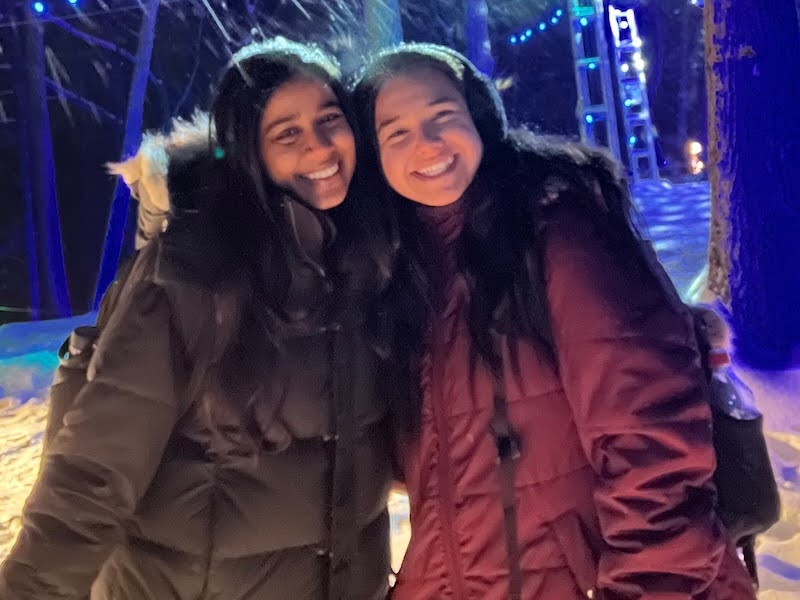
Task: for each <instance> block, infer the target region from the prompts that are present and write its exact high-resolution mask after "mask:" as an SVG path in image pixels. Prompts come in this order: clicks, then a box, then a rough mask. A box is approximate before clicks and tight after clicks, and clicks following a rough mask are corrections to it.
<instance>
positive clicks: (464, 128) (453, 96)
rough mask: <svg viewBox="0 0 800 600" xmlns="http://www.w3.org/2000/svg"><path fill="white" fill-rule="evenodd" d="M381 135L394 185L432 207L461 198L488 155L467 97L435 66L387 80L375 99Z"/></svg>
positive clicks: (386, 168) (386, 166) (384, 161)
mask: <svg viewBox="0 0 800 600" xmlns="http://www.w3.org/2000/svg"><path fill="white" fill-rule="evenodd" d="M375 134H376V136H377V138H378V147H379V150H380V157H381V167H382V168H383V173H384V175H385V176H386V179H387V181H388V182H389V185H390V186H391V187H392V189H393V190H394V191H396V192H397V193H398V194H400V195H401V196H404V197H406V198H408V199H409V200H413V201H414V202H419V203H420V204H425V205H428V206H446V205H448V204H451V203H453V202H455V201H456V200H458V199H459V198H460V197H461V196H462V194H463V193H464V191H465V190H466V189H467V187H468V186H469V184H470V183H471V182H472V179H473V178H474V177H475V172H476V171H477V170H478V166H479V165H480V162H481V158H482V156H483V144H482V142H481V138H480V136H479V135H478V131H477V129H476V128H475V123H474V122H473V120H472V116H471V115H470V112H469V109H468V108H467V103H466V100H465V99H464V97H463V96H462V95H461V92H460V91H459V90H458V89H457V88H456V86H455V85H453V83H452V82H451V81H450V79H448V78H447V76H445V75H444V74H443V73H440V72H439V71H436V70H435V69H431V68H419V69H416V70H413V71H411V72H409V73H407V74H403V75H396V76H394V77H392V78H391V79H390V80H389V81H387V82H386V83H384V84H383V87H381V89H380V91H379V92H378V97H377V99H376V103H375Z"/></svg>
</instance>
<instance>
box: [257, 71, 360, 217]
mask: <svg viewBox="0 0 800 600" xmlns="http://www.w3.org/2000/svg"><path fill="white" fill-rule="evenodd" d="M259 139H260V141H261V159H262V161H263V163H264V167H265V168H266V170H267V175H269V177H270V179H271V180H272V181H273V182H274V183H275V184H276V185H278V186H279V187H282V188H286V189H289V190H291V191H292V192H294V193H295V194H297V195H298V196H299V197H300V198H302V199H303V200H304V201H306V202H307V203H308V204H310V205H311V206H313V207H315V208H318V209H320V210H327V209H329V208H333V207H334V206H337V205H339V204H341V203H342V201H343V200H344V198H345V196H346V195H347V190H348V188H349V187H350V181H351V180H352V178H353V171H355V167H356V142H355V138H354V137H353V130H352V129H350V125H349V123H348V122H347V119H346V118H345V116H344V112H342V108H341V106H340V105H339V101H338V99H337V98H336V95H335V94H334V93H333V90H331V88H330V87H329V86H328V85H326V84H325V83H323V82H321V81H319V80H317V79H314V78H311V77H298V78H295V79H292V80H290V81H287V82H286V83H284V84H283V85H281V86H280V87H279V88H278V89H277V90H276V91H275V92H274V93H273V94H272V96H270V98H269V100H268V101H267V104H266V106H265V107H264V113H263V115H262V116H261V130H260V136H259Z"/></svg>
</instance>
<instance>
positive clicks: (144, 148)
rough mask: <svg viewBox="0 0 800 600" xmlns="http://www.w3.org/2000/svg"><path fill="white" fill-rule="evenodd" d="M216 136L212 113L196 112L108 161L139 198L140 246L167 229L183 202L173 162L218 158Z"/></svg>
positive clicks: (179, 119) (184, 207) (138, 231)
mask: <svg viewBox="0 0 800 600" xmlns="http://www.w3.org/2000/svg"><path fill="white" fill-rule="evenodd" d="M214 151H215V136H214V131H213V126H212V124H211V121H210V118H209V115H208V114H207V113H204V112H199V111H198V112H195V113H194V114H193V115H192V116H191V117H190V118H189V119H181V118H178V119H175V120H174V121H173V122H172V124H171V126H170V130H169V132H168V133H160V132H158V133H146V134H145V135H144V136H143V138H142V144H141V146H139V150H138V151H137V152H136V154H135V155H134V156H132V157H130V158H128V159H127V160H124V161H122V162H116V163H108V164H107V165H106V166H107V168H108V172H109V173H111V174H112V175H119V176H120V177H122V180H123V181H124V182H125V184H126V185H127V186H128V187H129V188H130V191H131V196H132V197H134V198H136V199H137V200H138V201H139V207H138V210H137V228H136V249H137V250H138V249H140V248H142V247H143V246H144V245H145V244H147V242H148V241H150V240H151V239H152V238H153V237H154V236H155V235H156V234H158V233H160V232H162V231H164V230H165V229H166V226H167V219H168V217H169V215H170V214H171V213H175V212H176V210H180V209H187V208H190V207H187V206H181V204H180V202H179V201H178V198H176V193H175V189H174V188H175V186H174V185H173V184H172V183H170V181H169V180H170V178H169V176H168V175H169V172H170V166H171V165H174V164H175V163H176V162H180V163H183V164H186V163H187V162H191V161H194V160H196V159H197V160H201V161H202V160H204V159H205V160H214V158H215V157H214Z"/></svg>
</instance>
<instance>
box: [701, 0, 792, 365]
mask: <svg viewBox="0 0 800 600" xmlns="http://www.w3.org/2000/svg"><path fill="white" fill-rule="evenodd" d="M705 10H706V13H705V27H706V74H707V85H708V98H709V162H710V169H709V176H710V178H711V185H712V187H711V190H712V223H711V239H710V244H709V268H710V269H709V279H708V287H709V288H710V289H711V290H712V291H713V292H714V293H715V294H717V295H718V296H719V297H720V298H721V299H722V300H723V301H725V302H726V303H727V302H728V301H730V307H731V311H732V314H733V324H734V332H735V335H736V349H737V354H738V356H739V357H740V359H741V360H743V361H745V362H747V363H749V364H752V365H754V366H764V367H781V366H785V365H786V364H787V363H788V362H789V361H790V360H791V359H792V352H793V351H794V350H796V349H798V348H800V311H798V309H797V305H798V303H799V302H800V277H798V276H797V272H796V269H797V264H798V263H799V262H800V235H798V232H800V198H798V195H799V194H800V170H798V169H797V165H798V164H800V120H798V119H797V112H796V101H797V98H798V97H800V77H798V75H797V74H798V73H799V72H800V36H798V15H797V9H796V7H795V0H776V2H773V3H772V4H771V5H770V9H769V10H765V9H764V8H763V5H762V4H761V2H758V1H756V0H713V1H707V2H706V8H705Z"/></svg>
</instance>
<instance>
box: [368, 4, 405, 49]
mask: <svg viewBox="0 0 800 600" xmlns="http://www.w3.org/2000/svg"><path fill="white" fill-rule="evenodd" d="M364 21H365V23H366V28H367V41H368V43H369V50H370V51H372V52H374V51H376V50H379V49H380V48H387V47H389V46H393V45H395V44H399V43H400V42H402V41H403V25H402V23H401V21H400V4H399V1H398V0H364Z"/></svg>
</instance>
